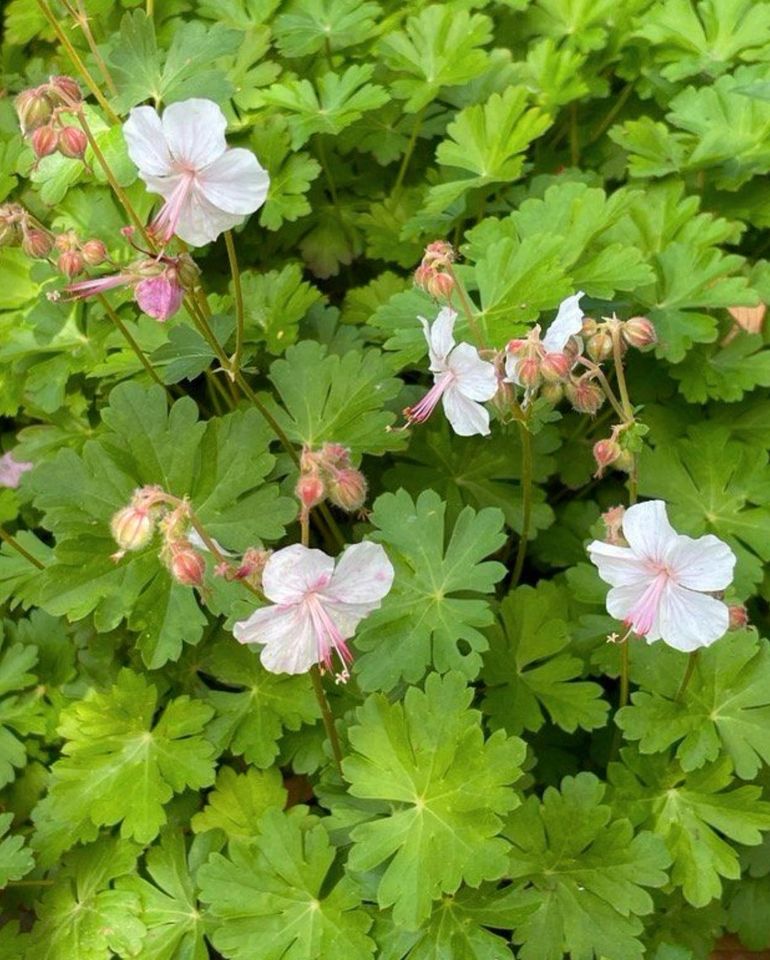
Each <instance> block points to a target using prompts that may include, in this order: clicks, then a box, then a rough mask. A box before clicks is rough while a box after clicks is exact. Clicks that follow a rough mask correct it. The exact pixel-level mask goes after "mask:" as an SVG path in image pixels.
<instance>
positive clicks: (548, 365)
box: [540, 353, 572, 383]
mask: <svg viewBox="0 0 770 960" xmlns="http://www.w3.org/2000/svg"><path fill="white" fill-rule="evenodd" d="M571 367H572V359H571V358H570V357H568V356H567V354H566V353H547V354H546V355H545V356H544V357H543V360H542V363H541V364H540V371H541V373H542V374H543V379H545V380H548V381H549V382H551V383H553V382H555V381H558V380H563V379H564V378H565V377H566V376H567V374H568V373H569V371H570V368H571Z"/></svg>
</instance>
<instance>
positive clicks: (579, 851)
mask: <svg viewBox="0 0 770 960" xmlns="http://www.w3.org/2000/svg"><path fill="white" fill-rule="evenodd" d="M605 789H606V787H605V785H604V784H603V783H602V782H601V781H600V780H598V779H597V778H596V777H595V776H593V774H590V773H580V774H578V775H577V776H576V777H565V778H564V780H563V781H562V784H561V791H558V790H556V789H554V788H553V787H548V788H547V789H546V791H545V793H544V794H543V799H542V801H541V800H538V798H537V797H529V798H528V799H527V801H526V802H525V803H524V805H523V806H522V807H520V808H519V809H518V810H516V811H515V812H514V813H513V814H512V816H511V817H510V818H509V820H508V823H507V826H506V830H505V835H506V836H507V837H508V838H509V839H510V841H511V843H512V844H513V850H512V852H511V857H510V871H509V874H510V876H511V877H512V878H513V879H521V880H524V879H526V880H528V881H529V882H530V883H532V884H533V885H534V886H535V888H536V889H537V890H538V893H539V896H540V903H539V908H538V909H537V910H536V911H535V912H534V913H533V914H532V915H531V916H530V917H528V918H527V919H525V920H524V922H523V923H522V924H521V925H520V926H519V927H518V928H517V929H516V930H515V931H514V942H516V943H521V944H523V946H522V947H521V949H520V951H519V956H521V958H522V960H534V958H537V960H561V957H562V955H563V954H564V953H565V952H568V953H569V954H570V956H571V957H573V958H574V960H592V958H593V957H597V958H599V957H602V956H607V957H612V958H613V960H636V958H641V957H642V956H643V953H644V951H643V947H642V944H641V943H640V941H639V939H638V937H639V934H640V933H641V932H642V923H641V921H640V920H639V917H641V916H645V915H646V914H649V913H651V912H652V909H653V901H652V897H651V896H650V894H649V893H648V892H647V890H645V889H644V888H645V887H662V886H663V885H664V884H666V883H667V882H668V877H667V875H666V872H665V871H666V867H667V866H668V865H669V863H670V858H669V857H668V855H667V853H666V849H665V846H664V845H663V843H662V842H661V841H660V839H659V838H658V837H655V836H653V835H652V834H651V833H649V832H647V831H643V832H641V833H637V834H634V829H633V827H632V825H631V823H630V822H629V821H628V820H625V819H615V818H613V815H612V810H611V808H610V807H609V806H608V805H607V804H605V803H602V800H603V799H604V793H605Z"/></svg>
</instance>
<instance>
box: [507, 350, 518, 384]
mask: <svg viewBox="0 0 770 960" xmlns="http://www.w3.org/2000/svg"><path fill="white" fill-rule="evenodd" d="M520 363H521V358H520V357H515V356H514V355H513V354H512V353H509V354H506V357H505V379H506V381H507V382H508V383H515V384H516V385H517V386H519V387H520V386H521V382H520V380H519V364H520Z"/></svg>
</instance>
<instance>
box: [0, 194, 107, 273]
mask: <svg viewBox="0 0 770 960" xmlns="http://www.w3.org/2000/svg"><path fill="white" fill-rule="evenodd" d="M0 247H21V249H22V250H23V251H24V253H25V254H26V255H27V256H28V257H32V258H33V259H35V260H48V259H50V260H51V261H52V262H54V263H55V264H56V267H57V269H58V270H59V271H60V272H61V273H63V274H64V276H65V277H67V279H69V280H72V279H73V278H74V277H76V276H78V275H79V274H81V273H82V272H83V271H84V270H85V268H86V267H87V266H88V267H97V266H99V265H100V264H102V263H104V262H105V261H107V260H109V254H108V253H107V248H106V247H105V245H104V244H103V243H102V241H101V240H97V239H96V238H94V237H92V238H91V239H88V240H80V239H79V237H78V236H77V234H76V233H75V232H74V231H73V230H65V231H64V232H63V233H59V234H56V233H52V232H51V231H50V230H47V229H46V228H45V227H44V226H42V225H41V224H40V223H39V222H38V221H37V220H36V219H35V218H34V217H33V216H32V214H31V213H30V212H29V211H28V210H25V209H24V207H22V206H21V204H18V203H3V204H0Z"/></svg>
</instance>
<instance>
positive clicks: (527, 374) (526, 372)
mask: <svg viewBox="0 0 770 960" xmlns="http://www.w3.org/2000/svg"><path fill="white" fill-rule="evenodd" d="M518 378H519V383H520V384H521V385H522V387H527V388H528V389H529V390H534V389H535V387H537V386H539V384H540V358H539V357H525V358H524V359H523V360H521V361H520V362H519V369H518Z"/></svg>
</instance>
